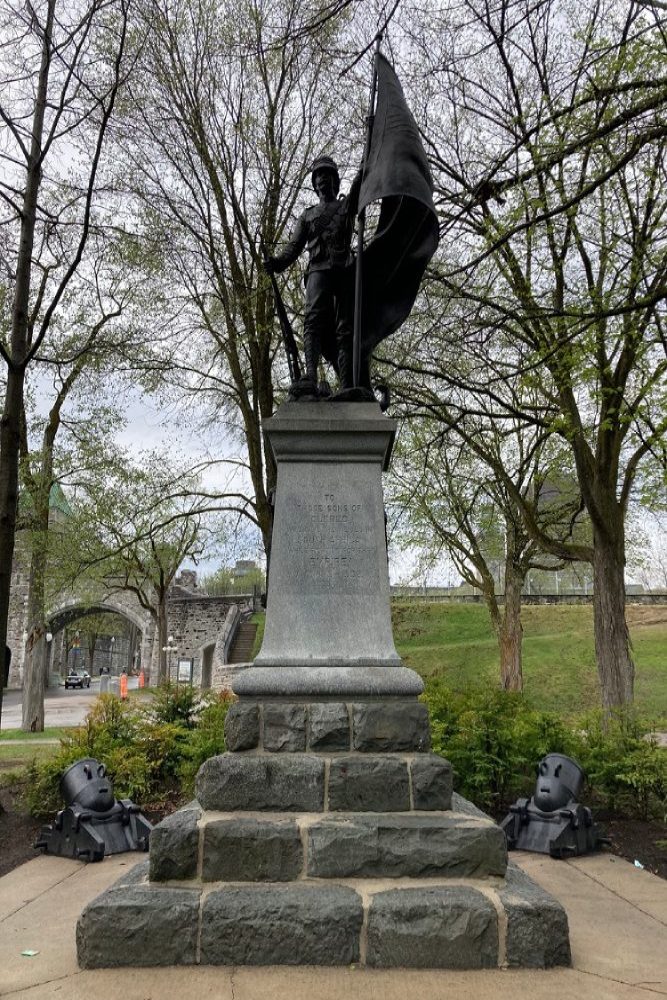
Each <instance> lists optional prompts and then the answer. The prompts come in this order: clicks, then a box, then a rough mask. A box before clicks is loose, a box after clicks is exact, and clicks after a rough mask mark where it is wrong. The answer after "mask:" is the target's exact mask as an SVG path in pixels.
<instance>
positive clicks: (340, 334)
mask: <svg viewBox="0 0 667 1000" xmlns="http://www.w3.org/2000/svg"><path fill="white" fill-rule="evenodd" d="M311 180H312V185H313V188H314V189H315V192H316V194H317V196H318V198H319V202H318V204H317V205H312V206H311V207H310V208H307V209H306V210H305V212H303V213H302V214H301V216H300V217H299V219H298V221H297V224H296V227H295V230H294V234H293V236H292V238H291V240H290V241H289V242H288V244H287V246H286V247H285V249H284V250H283V252H282V253H281V254H278V255H276V256H274V257H269V258H267V260H266V261H265V264H264V266H265V269H266V270H267V271H268V273H269V274H273V273H276V272H280V271H284V270H285V269H286V268H288V267H289V266H290V264H293V263H294V261H295V260H296V259H297V258H298V257H299V255H300V254H301V253H302V252H303V250H304V249H305V248H307V249H308V257H309V259H308V270H307V272H306V279H305V280H306V314H305V320H304V337H303V339H304V354H305V360H306V374H305V376H304V377H303V378H302V379H301V380H300V382H299V383H298V384H297V385H296V386H293V387H292V393H293V395H295V396H297V397H304V396H309V397H313V398H316V397H317V395H318V389H317V369H318V365H319V361H320V358H321V357H322V356H323V357H324V358H326V360H327V361H329V362H330V363H331V364H332V366H333V367H334V369H335V371H336V373H337V374H338V378H339V382H340V388H341V389H343V390H344V389H351V388H352V385H353V381H352V324H353V286H352V281H351V271H350V269H349V268H348V265H349V264H350V263H351V261H352V251H351V243H352V231H353V228H354V218H355V215H356V213H357V202H358V198H359V188H360V186H361V173H359V174H357V176H356V177H355V179H354V181H353V183H352V186H351V188H350V192H349V194H348V195H347V196H345V197H343V196H339V194H338V192H339V189H340V177H339V174H338V167H337V166H336V163H335V161H334V160H333V159H332V158H331V157H330V156H318V158H317V159H316V160H315V162H314V163H313V165H312V167H311Z"/></svg>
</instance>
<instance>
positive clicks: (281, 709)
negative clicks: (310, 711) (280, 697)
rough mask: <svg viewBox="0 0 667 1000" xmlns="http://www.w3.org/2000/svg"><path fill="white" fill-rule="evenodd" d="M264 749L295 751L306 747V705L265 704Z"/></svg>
mask: <svg viewBox="0 0 667 1000" xmlns="http://www.w3.org/2000/svg"><path fill="white" fill-rule="evenodd" d="M263 715H264V735H263V745H264V749H265V750H270V751H284V752H288V753H295V752H298V751H299V750H305V749H306V706H305V705H290V704H280V703H278V704H275V705H271V704H267V705H264V708H263Z"/></svg>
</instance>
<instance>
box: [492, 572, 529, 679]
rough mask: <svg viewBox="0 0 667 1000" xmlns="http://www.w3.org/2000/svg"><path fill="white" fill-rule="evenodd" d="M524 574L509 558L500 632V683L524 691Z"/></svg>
mask: <svg viewBox="0 0 667 1000" xmlns="http://www.w3.org/2000/svg"><path fill="white" fill-rule="evenodd" d="M522 583H523V574H522V573H520V572H518V571H517V569H516V567H515V566H514V565H513V564H512V563H511V562H510V561H509V560H508V563H507V565H506V567H505V607H504V610H503V616H502V622H501V625H500V629H499V632H498V646H499V648H500V684H501V686H502V688H503V690H504V691H523V668H522V663H521V645H522V640H523V626H522V624H521V585H522Z"/></svg>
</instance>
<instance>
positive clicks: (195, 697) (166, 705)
mask: <svg viewBox="0 0 667 1000" xmlns="http://www.w3.org/2000/svg"><path fill="white" fill-rule="evenodd" d="M200 701H201V696H200V693H199V691H198V690H197V689H195V688H194V687H192V685H190V684H181V685H179V684H161V685H160V687H159V688H156V691H155V695H154V696H153V699H152V702H151V704H150V705H148V706H147V708H146V709H145V711H146V713H147V715H148V716H149V717H150V718H152V719H154V720H155V722H173V723H175V724H176V725H178V726H183V727H184V728H185V729H194V727H195V717H196V715H197V712H198V709H199V704H200Z"/></svg>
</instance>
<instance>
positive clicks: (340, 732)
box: [225, 671, 431, 753]
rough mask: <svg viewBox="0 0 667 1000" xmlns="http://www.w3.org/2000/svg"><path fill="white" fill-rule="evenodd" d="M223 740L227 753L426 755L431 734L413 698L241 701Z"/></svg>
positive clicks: (229, 714)
mask: <svg viewBox="0 0 667 1000" xmlns="http://www.w3.org/2000/svg"><path fill="white" fill-rule="evenodd" d="M325 672H326V671H325ZM331 672H332V671H330V673H331ZM385 672H386V671H385ZM225 740H226V744H227V749H228V750H231V751H234V750H237V751H242V750H269V751H270V752H271V753H278V752H281V753H302V752H303V751H304V750H310V751H314V752H315V753H323V752H324V753H326V752H330V751H340V752H344V751H348V752H351V751H355V750H356V751H359V752H360V753H415V752H416V753H425V752H426V751H428V750H430V748H431V730H430V725H429V720H428V710H427V708H426V705H423V704H421V703H420V702H417V701H415V700H414V698H413V699H408V698H401V699H395V700H393V701H373V702H369V701H363V702H355V701H349V702H346V701H324V702H323V701H301V702H290V701H282V702H271V701H266V702H253V701H252V700H251V699H242V700H241V701H239V702H236V703H235V704H234V705H231V706H230V708H229V711H228V712H227V717H226V719H225Z"/></svg>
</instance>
